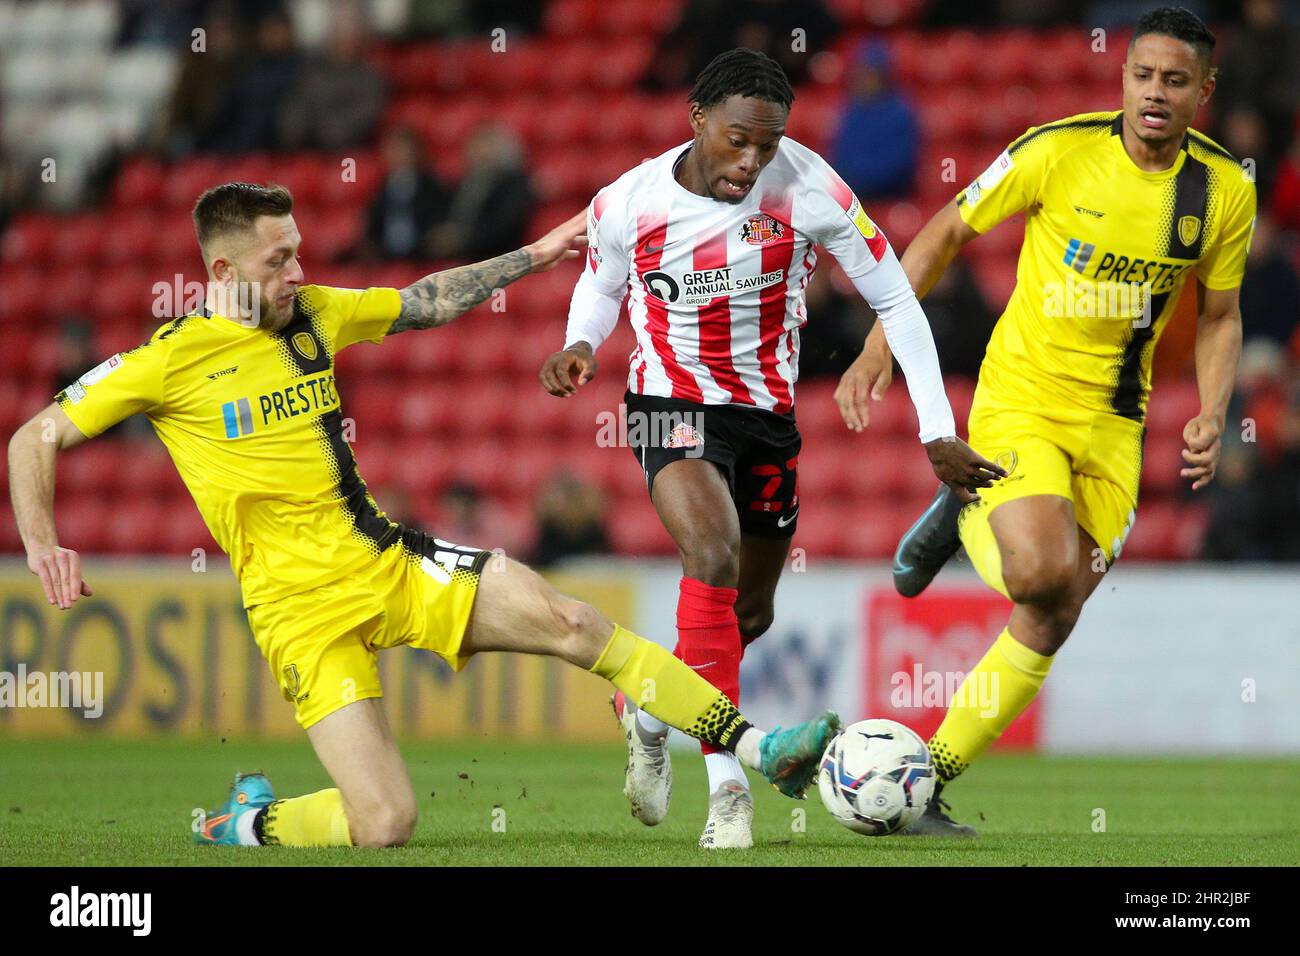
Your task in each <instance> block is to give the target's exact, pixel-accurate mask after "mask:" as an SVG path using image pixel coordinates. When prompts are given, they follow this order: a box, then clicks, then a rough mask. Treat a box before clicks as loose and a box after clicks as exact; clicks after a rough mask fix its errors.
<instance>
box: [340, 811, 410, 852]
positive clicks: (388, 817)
mask: <svg viewBox="0 0 1300 956" xmlns="http://www.w3.org/2000/svg"><path fill="white" fill-rule="evenodd" d="M418 819H419V811H418V810H417V809H416V806H415V803H414V802H413V801H412V802H411V803H409V804H408V803H385V804H381V805H379V806H376V807H374V808H372V809H371V810H369V811H367V812H364V813H358V814H356V819H355V820H354V819H352V815H351V814H350V815H349V816H348V827H349V829H350V830H351V832H352V842H353V843H354V844H355V845H357V846H361V847H372V848H374V847H386V846H402V845H404V844H405V843H406V842H407V841H408V840H410V839H411V834H413V833H414V832H415V824H416V821H417V820H418Z"/></svg>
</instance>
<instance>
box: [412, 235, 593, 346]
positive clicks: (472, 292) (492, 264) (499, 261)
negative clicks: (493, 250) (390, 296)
mask: <svg viewBox="0 0 1300 956" xmlns="http://www.w3.org/2000/svg"><path fill="white" fill-rule="evenodd" d="M586 228H587V214H586V212H580V213H578V214H577V215H576V216H574V217H573V218H572V219H570V220H569V221H568V222H566V223H564V224H563V225H561V226H557V227H556V228H555V229H552V230H551V231H550V232H548V233H547V234H546V235H544V236H542V238H540V239H538V240H537V241H536V242H534V243H530V244H529V245H527V246H524V247H523V248H522V249H516V250H515V251H514V252H507V253H506V254H505V255H503V256H497V257H496V258H495V259H487V260H485V261H483V262H475V263H473V264H472V265H468V266H460V267H459V268H456V269H448V270H446V271H445V272H435V273H433V274H432V275H427V276H425V277H424V278H423V279H420V280H419V281H417V282H413V283H411V284H410V285H408V286H407V287H406V288H405V289H402V290H401V299H402V311H401V312H400V313H399V315H398V317H397V321H395V322H394V323H393V324H392V326H391V327H390V328H389V330H388V334H389V335H392V334H394V333H396V332H405V331H407V330H408V329H431V328H434V327H436V326H439V325H446V324H447V323H448V322H450V321H451V320H452V319H454V318H456V317H457V316H459V315H461V314H463V313H465V312H468V311H469V310H470V309H472V308H474V306H476V305H478V304H479V303H480V302H482V301H484V300H485V299H487V298H488V296H490V295H491V294H492V291H493V290H494V289H500V288H501V287H502V286H507V285H509V284H510V283H512V282H514V281H516V280H517V279H522V278H523V277H524V276H526V275H528V274H529V273H532V272H545V271H546V270H548V269H553V268H554V267H555V266H557V265H559V264H560V263H561V262H563V261H564V260H566V259H576V258H577V257H578V255H579V252H580V248H581V246H583V245H584V244H585V243H586V241H587V237H586Z"/></svg>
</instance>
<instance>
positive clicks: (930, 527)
mask: <svg viewBox="0 0 1300 956" xmlns="http://www.w3.org/2000/svg"><path fill="white" fill-rule="evenodd" d="M961 508H962V503H961V501H960V500H959V499H958V498H957V495H956V493H955V492H954V491H953V490H952V489H951V488H949V487H948V486H947V485H940V486H939V490H938V491H937V492H936V493H935V496H934V500H933V501H931V502H930V506H929V507H928V508H926V509H925V511H924V512H922V514H921V517H919V518H917V519H916V523H915V524H913V525H912V527H910V528H908V529H907V533H906V534H904V535H903V537H902V538H901V539H899V542H898V550H897V551H895V552H894V588H895V590H897V591H898V593H899V594H901V595H903V597H916V596H917V595H918V594H920V593H921V592H922V591H924V590H925V589H926V588H927V587H929V586H930V582H931V581H933V580H934V576H935V575H936V574H938V573H939V570H940V569H941V568H942V567H943V566H944V565H945V564H947V563H948V559H949V558H951V557H952V556H953V555H954V554H956V553H957V549H958V548H960V547H961V539H960V537H958V534H957V516H958V515H959V514H960V513H961Z"/></svg>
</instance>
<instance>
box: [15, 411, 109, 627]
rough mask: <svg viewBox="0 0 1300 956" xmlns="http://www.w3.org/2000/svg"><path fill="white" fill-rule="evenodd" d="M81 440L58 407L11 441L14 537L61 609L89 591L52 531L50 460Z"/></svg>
mask: <svg viewBox="0 0 1300 956" xmlns="http://www.w3.org/2000/svg"><path fill="white" fill-rule="evenodd" d="M85 440H86V436H84V435H83V434H82V433H81V432H80V431H78V430H77V426H76V425H74V424H72V422H71V421H70V420H69V419H68V416H67V415H65V414H64V413H63V409H61V408H59V406H58V403H54V404H51V405H49V406H48V407H47V408H46V409H45V410H44V411H42V412H40V413H38V414H37V415H36V416H35V417H33V418H32V419H31V420H30V421H29V422H27V424H25V425H23V426H22V427H21V428H19V429H18V431H16V432H14V435H13V437H12V438H11V439H9V489H10V494H11V496H12V497H13V503H14V519H15V520H16V521H17V523H18V533H19V534H20V535H22V539H23V547H24V548H26V549H27V567H29V568H31V571H32V573H33V574H35V575H37V576H38V577H40V579H41V586H42V587H44V588H45V598H46V600H47V601H49V603H50V604H57V605H58V606H59V607H60V608H61V609H65V610H66V609H67V608H70V607H72V605H73V603H74V602H75V601H76V600H77V598H78V597H81V596H82V595H85V596H86V597H89V596H90V595H91V594H92V593H93V592H92V591H91V590H90V585H89V584H87V583H86V582H85V581H83V580H82V579H81V558H80V557H79V556H78V555H77V552H75V551H73V550H71V549H70V548H61V547H59V539H58V535H57V534H56V533H55V530H54V459H55V456H56V455H57V454H58V453H59V452H60V451H63V450H64V449H65V448H71V447H73V446H74V445H79V444H81V443H82V442H83V441H85Z"/></svg>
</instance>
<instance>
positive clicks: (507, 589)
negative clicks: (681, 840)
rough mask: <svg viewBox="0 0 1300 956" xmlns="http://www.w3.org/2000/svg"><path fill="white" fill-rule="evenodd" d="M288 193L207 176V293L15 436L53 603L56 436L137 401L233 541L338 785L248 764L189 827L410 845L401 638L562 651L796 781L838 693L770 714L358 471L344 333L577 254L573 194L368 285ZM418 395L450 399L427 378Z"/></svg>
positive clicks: (258, 621) (90, 425)
mask: <svg viewBox="0 0 1300 956" xmlns="http://www.w3.org/2000/svg"><path fill="white" fill-rule="evenodd" d="M292 211H293V198H292V197H291V196H290V194H289V192H288V190H286V189H284V188H283V187H279V186H273V187H262V186H256V185H251V184H247V183H227V184H225V185H223V186H217V187H214V188H213V189H210V190H208V191H207V192H205V193H204V194H203V195H202V196H201V197H200V198H199V200H198V203H197V204H196V205H195V207H194V224H195V231H196V233H197V236H198V240H199V246H200V247H201V249H202V252H203V259H204V263H205V265H206V267H207V271H208V293H207V302H206V304H205V307H204V308H203V310H202V311H201V312H197V313H194V314H191V315H186V316H184V317H182V318H178V319H176V320H175V321H170V322H167V323H165V324H164V325H163V326H162V327H161V328H159V329H158V331H157V332H155V333H154V335H153V336H152V338H150V340H149V341H148V342H146V343H145V344H143V345H141V346H140V347H138V348H135V349H132V350H131V351H129V352H125V353H122V354H120V355H114V356H113V357H112V358H110V359H108V360H107V361H105V362H104V363H102V364H101V365H99V366H97V367H96V368H94V369H92V370H90V371H89V372H87V373H86V374H85V375H83V376H82V377H81V378H80V379H78V380H77V381H76V382H75V383H73V384H72V385H69V386H68V387H67V388H66V389H65V390H64V391H62V392H60V393H59V395H58V396H57V397H56V399H55V402H54V403H53V404H52V405H50V406H49V407H47V408H46V409H45V410H44V411H42V412H40V413H39V414H37V415H36V416H35V417H34V418H33V419H32V420H31V421H30V422H28V423H27V424H26V425H24V426H23V427H22V428H20V429H19V430H18V431H17V432H16V433H15V435H14V436H13V439H12V440H11V441H10V444H9V474H10V483H11V487H12V492H13V500H14V514H15V516H16V518H17V522H18V527H19V530H20V532H21V533H22V539H23V544H24V546H25V547H26V550H27V563H28V567H30V568H31V570H32V571H33V573H35V574H37V575H39V576H40V578H41V583H42V585H43V586H44V588H45V594H46V599H47V601H48V602H49V603H50V604H52V605H57V606H58V607H59V608H61V609H66V608H69V607H71V606H72V605H73V603H74V602H75V601H76V600H77V599H78V598H79V597H81V596H89V595H90V594H91V589H90V587H89V586H88V585H87V584H86V583H85V582H84V580H83V579H82V577H81V566H80V558H79V556H78V555H77V553H76V552H75V551H73V550H71V549H68V548H64V547H60V545H59V539H58V536H57V535H56V533H55V527H54V471H55V458H56V453H57V452H59V451H62V450H65V449H68V448H71V447H73V446H75V445H78V444H80V443H81V442H83V441H85V440H87V439H89V438H93V437H94V436H96V435H98V434H100V433H101V432H103V431H104V430H106V429H107V428H109V427H110V426H112V425H113V424H115V423H117V422H119V421H121V420H122V419H123V418H126V417H127V416H128V415H131V414H135V413H143V414H145V415H147V416H148V418H149V420H150V421H151V422H152V424H153V426H154V429H155V431H156V432H157V433H158V437H159V438H161V439H162V441H163V444H164V445H166V446H167V450H168V452H169V453H170V454H171V456H172V460H173V461H174V462H175V464H176V467H177V470H178V471H179V472H180V475H181V478H182V479H183V480H184V481H185V484H186V486H187V487H188V489H189V491H190V493H191V494H192V495H193V497H194V500H195V503H196V504H197V505H198V507H199V510H200V512H201V513H202V515H203V518H204V521H205V522H206V523H207V526H208V528H209V529H210V530H211V532H212V534H213V537H214V538H215V539H216V540H217V542H218V543H219V544H220V545H221V547H222V548H223V549H224V550H225V551H226V553H227V554H229V555H230V561H231V565H232V567H233V568H234V571H235V574H236V576H237V577H238V578H239V583H240V587H241V590H242V592H243V599H244V606H245V607H246V608H247V610H248V620H249V624H250V625H251V627H252V632H253V637H254V638H255V640H256V641H257V645H258V647H259V648H260V649H261V651H262V653H263V654H264V655H265V657H266V659H267V662H268V663H269V664H270V666H271V672H272V674H273V675H274V677H275V679H276V680H277V681H278V682H279V684H280V686H281V689H282V691H283V694H284V697H285V699H286V700H287V701H289V702H291V703H292V704H293V705H294V707H295V709H296V713H297V719H298V723H299V724H300V725H301V726H302V727H303V728H304V729H305V730H306V732H307V735H308V737H309V738H310V740H311V743H312V746H313V747H314V748H315V750H316V754H317V756H318V757H319V758H320V761H321V763H322V764H323V765H324V767H325V769H326V771H328V773H329V775H330V777H331V778H332V779H333V781H334V783H335V784H336V786H335V787H333V788H330V789H327V790H321V791H319V792H317V793H313V794H308V795H306V796H300V797H293V798H290V799H276V798H275V796H274V794H273V793H272V791H271V785H270V781H269V780H267V778H266V776H265V775H263V774H261V773H253V774H239V775H237V776H236V778H235V785H234V787H233V788H232V790H231V792H230V796H229V799H228V800H227V802H226V804H225V805H224V806H223V807H221V808H220V809H219V810H217V811H214V812H213V813H211V814H209V815H208V816H207V817H206V819H205V820H203V821H202V824H201V826H199V827H198V828H197V829H196V831H195V834H194V838H195V841H196V842H198V843H208V844H227V845H259V844H275V843H278V844H284V845H291V846H346V845H349V844H355V845H357V846H392V845H398V844H402V843H405V842H406V841H407V840H408V839H409V838H410V836H411V833H412V831H413V830H414V827H415V822H416V798H415V791H414V789H413V787H412V785H411V778H410V775H409V774H408V773H407V770H406V766H405V764H404V763H403V761H402V757H401V753H400V752H399V751H398V748H397V744H396V742H395V741H394V739H393V735H392V732H391V730H390V729H389V726H388V721H387V718H386V717H385V714H384V709H383V706H382V702H381V700H380V698H381V697H382V694H383V690H382V688H381V687H380V683H379V671H378V668H377V665H376V652H377V651H378V650H380V649H385V648H390V647H398V646H403V645H405V646H410V647H418V648H423V649H426V650H430V651H432V652H434V653H435V654H437V655H439V656H440V657H442V658H443V659H444V660H445V661H446V662H447V663H448V664H449V665H450V666H451V667H452V668H453V669H454V670H460V669H461V668H463V667H464V666H465V664H466V663H468V661H469V659H470V657H472V656H473V655H474V654H476V653H479V652H483V651H517V652H521V653H526V654H548V655H551V656H554V657H559V658H561V659H563V660H566V661H568V662H570V663H572V664H576V665H578V666H580V667H583V668H586V669H588V670H590V671H592V672H593V673H596V674H599V675H600V676H601V677H604V678H606V679H607V680H609V681H610V682H611V683H612V684H614V686H615V687H616V688H618V689H619V690H620V691H622V692H623V693H624V694H627V695H629V696H630V697H632V698H633V699H635V700H638V701H640V702H641V703H642V706H644V707H645V708H646V710H648V711H650V712H651V713H654V714H656V716H658V717H660V718H661V719H662V720H664V721H665V722H667V723H669V724H672V725H673V726H676V727H678V728H680V729H682V730H683V731H685V732H686V733H688V734H691V735H692V736H695V737H698V738H700V739H702V740H706V741H709V742H710V743H713V744H715V745H716V746H720V747H723V748H725V749H727V750H729V751H731V752H733V753H735V754H736V756H737V757H738V758H739V759H740V760H741V761H742V762H743V763H744V764H745V765H747V766H749V767H751V768H753V769H755V770H757V771H758V772H760V773H761V774H763V776H764V777H766V778H767V779H768V780H769V781H771V782H772V783H773V784H774V785H776V786H777V787H778V789H780V790H781V791H782V792H783V793H786V794H787V795H790V796H798V795H800V794H801V793H802V791H803V790H804V789H805V788H806V787H807V786H808V784H809V782H810V781H811V780H812V777H813V774H814V773H815V772H816V767H817V762H818V760H819V758H820V756H821V753H822V750H823V749H824V748H825V746H826V744H827V742H828V741H829V739H830V737H831V736H832V735H833V734H834V732H835V731H836V729H837V727H838V719H837V718H836V717H835V715H834V714H825V715H823V716H822V717H821V718H819V719H817V720H815V721H811V722H809V723H806V724H801V725H799V726H798V727H793V728H790V729H789V730H786V731H781V730H780V728H778V729H777V730H776V731H774V732H773V733H771V734H763V733H762V732H761V731H758V730H756V729H755V728H753V727H752V726H751V725H750V724H749V722H748V721H746V720H745V718H744V717H743V716H742V715H741V714H740V712H739V711H737V710H736V708H735V707H734V706H733V705H732V704H731V702H730V701H728V700H727V698H726V696H725V695H723V694H722V693H721V692H720V691H718V690H716V689H714V688H713V687H712V686H711V685H710V684H708V683H707V682H706V681H705V680H704V679H703V678H701V677H700V676H699V675H697V674H695V673H694V672H693V671H691V669H690V668H688V667H687V666H686V665H685V664H683V663H682V662H681V661H679V660H677V659H676V658H675V657H673V656H672V655H671V654H669V653H668V652H667V651H666V650H664V649H663V648H661V647H659V646H658V645H656V644H653V643H651V642H650V641H647V640H645V639H644V638H641V637H638V636H637V635H636V634H633V633H632V632H631V631H628V630H626V629H624V628H622V627H618V626H617V625H615V624H614V623H613V622H611V621H609V620H608V619H606V618H605V617H604V616H602V615H601V614H600V613H599V612H598V611H596V610H595V609H594V608H592V607H590V606H589V605H587V604H584V603H582V602H580V601H576V600H573V599H572V598H568V597H565V596H564V595H561V594H559V593H558V592H556V591H555V590H554V589H553V588H552V587H551V586H550V585H549V584H547V583H546V582H545V581H544V580H542V578H540V577H539V576H538V575H537V574H535V573H533V572H532V571H530V570H529V569H528V568H526V567H524V566H523V565H522V564H519V563H517V562H515V561H511V560H508V559H505V558H504V557H502V558H497V557H496V556H494V555H493V553H492V552H491V551H487V550H483V549H480V548H477V547H468V546H463V545H457V544H452V543H450V542H447V541H443V540H441V539H440V538H437V537H435V536H433V535H431V534H426V533H424V532H422V531H419V530H417V529H414V528H407V527H403V526H401V525H399V524H397V523H396V522H394V521H392V520H391V519H389V518H388V517H387V516H386V515H385V514H384V513H383V512H382V511H380V510H379V508H378V506H377V505H376V503H375V500H374V499H373V498H372V497H371V496H370V494H369V492H368V491H367V490H366V485H365V482H363V481H362V480H361V476H360V473H359V472H358V471H357V466H356V462H355V460H354V459H353V456H352V448H351V446H350V444H349V442H348V440H347V438H346V437H345V431H344V425H343V417H342V409H341V406H340V403H339V395H338V392H337V391H336V389H335V386H334V358H335V355H336V353H337V352H338V351H339V350H341V349H344V348H347V347H348V346H350V345H353V344H354V343H357V342H363V341H370V342H376V343H377V342H379V341H381V340H382V339H383V338H385V337H386V336H388V335H394V334H397V333H399V332H405V331H408V330H412V329H428V328H434V327H437V326H440V325H445V324H446V323H448V322H450V321H451V320H452V319H454V318H456V317H457V316H459V315H460V314H461V313H463V312H465V311H467V310H468V309H470V308H472V307H473V306H475V305H477V304H478V303H480V302H482V301H484V300H485V299H486V298H487V297H488V296H489V295H491V294H492V291H493V290H494V289H496V288H499V287H501V286H504V285H507V284H509V283H511V282H514V281H515V280H517V279H521V278H523V277H524V276H525V275H528V274H529V273H531V272H540V271H545V270H546V269H550V268H552V267H554V266H555V265H557V264H559V263H560V262H563V261H565V260H566V259H572V258H576V257H577V256H578V254H579V252H578V249H579V247H580V246H581V245H582V244H583V242H584V241H585V240H584V239H583V238H581V234H582V233H583V231H584V230H585V228H586V216H585V213H583V214H579V215H577V216H575V217H573V219H571V220H570V221H569V222H567V223H565V224H564V225H562V226H560V227H558V228H557V229H555V230H553V231H552V232H550V233H548V234H547V235H546V236H544V237H542V238H541V239H540V240H538V241H537V242H535V243H533V244H531V245H529V246H526V247H524V248H522V249H518V250H516V251H514V252H511V253H507V254H506V255H503V256H498V257H497V258H495V259H491V260H488V261H486V262H479V263H475V264H473V265H468V266H462V267H460V268H457V269H451V270H448V271H446V272H441V273H436V274H434V275H429V276H425V277H424V278H423V279H420V280H419V281H417V282H415V283H413V284H411V285H410V286H407V287H406V288H404V289H401V290H397V289H366V290H364V291H362V290H356V289H334V288H328V287H325V286H315V285H303V284H302V281H303V272H302V268H301V266H300V265H299V263H298V248H299V244H300V243H301V241H302V239H301V236H300V235H299V234H298V228H297V226H296V225H295V223H294V220H293V216H292V215H291V213H292ZM412 400H420V399H418V398H415V397H413V398H412ZM426 400H429V401H437V400H440V399H439V396H438V395H437V385H436V383H434V384H431V386H430V395H429V396H428V397H427V399H426ZM158 520H161V521H165V520H167V516H166V515H159V516H158ZM73 534H74V535H75V529H74V531H73ZM489 562H490V563H491V567H487V565H488V564H489ZM647 691H652V692H653V693H651V694H649V695H647V693H646V692H647Z"/></svg>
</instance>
